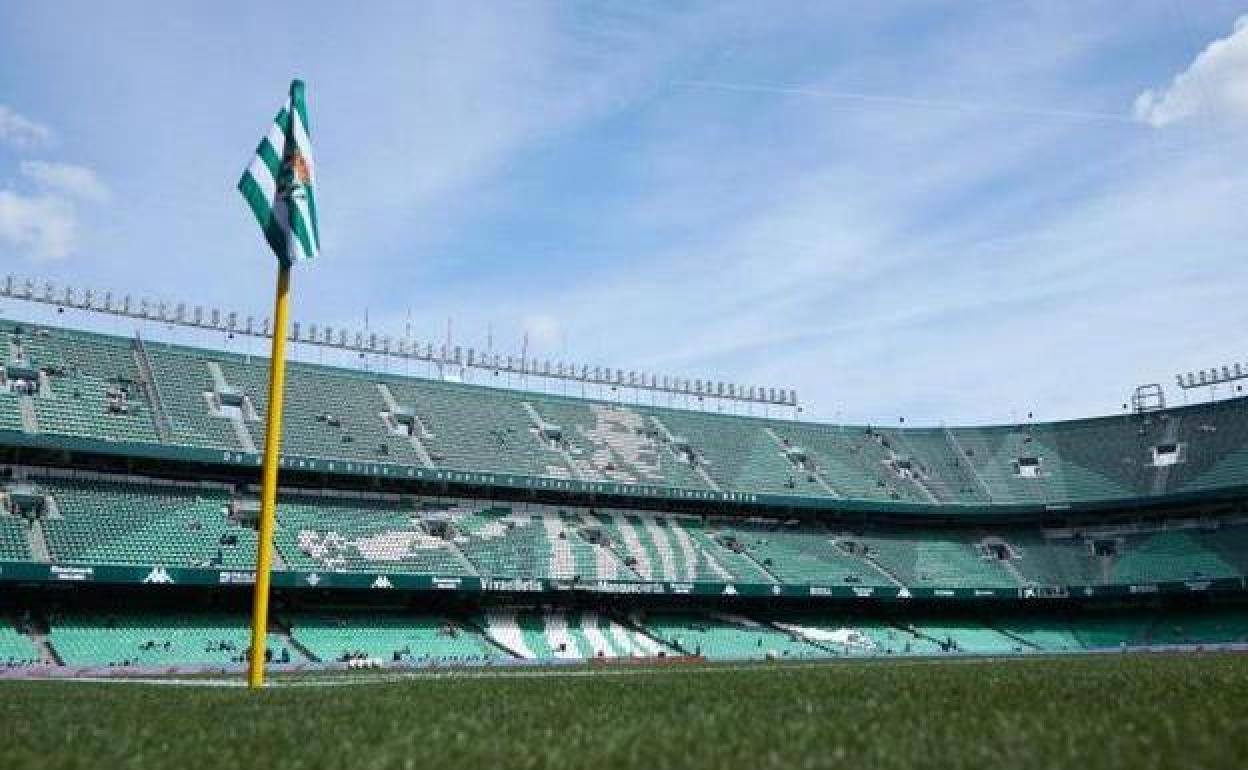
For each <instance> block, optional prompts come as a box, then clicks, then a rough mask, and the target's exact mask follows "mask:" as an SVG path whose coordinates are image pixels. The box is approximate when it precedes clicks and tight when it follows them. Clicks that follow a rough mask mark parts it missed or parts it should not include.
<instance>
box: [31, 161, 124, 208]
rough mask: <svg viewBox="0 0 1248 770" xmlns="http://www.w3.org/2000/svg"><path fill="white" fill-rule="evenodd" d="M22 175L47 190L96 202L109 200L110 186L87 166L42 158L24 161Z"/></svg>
mask: <svg viewBox="0 0 1248 770" xmlns="http://www.w3.org/2000/svg"><path fill="white" fill-rule="evenodd" d="M21 171H22V175H23V176H25V177H26V178H28V179H30V180H32V181H34V182H36V183H37V184H39V186H41V187H43V188H44V189H46V190H51V191H55V192H60V193H64V194H66V195H69V196H71V197H74V198H81V199H83V200H88V201H93V202H96V203H100V202H103V201H105V200H108V197H109V195H110V194H111V193H110V191H109V189H108V186H107V185H105V184H104V183H103V182H102V181H100V178H99V176H97V175H96V173H95V172H94V171H92V170H91V169H89V168H87V167H86V166H76V165H74V164H72V163H48V162H45V161H40V160H26V161H22V165H21Z"/></svg>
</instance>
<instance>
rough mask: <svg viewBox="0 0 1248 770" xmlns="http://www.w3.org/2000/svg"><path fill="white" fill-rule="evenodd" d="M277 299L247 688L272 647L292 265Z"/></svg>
mask: <svg viewBox="0 0 1248 770" xmlns="http://www.w3.org/2000/svg"><path fill="white" fill-rule="evenodd" d="M278 264H279V265H280V267H279V268H278V271H277V297H276V299H275V300H274V309H273V353H272V357H271V359H270V361H269V412H268V419H267V424H266V426H265V432H264V466H263V469H262V471H261V487H260V536H259V542H258V543H257V548H256V551H257V553H256V591H255V596H254V597H253V599H252V608H251V660H250V664H249V665H248V668H247V686H248V687H250V688H251V689H253V690H254V689H257V688H260V687H263V686H264V654H265V651H266V649H267V647H268V644H267V642H268V628H269V572H270V570H271V569H272V567H273V530H274V529H275V528H276V521H277V463H278V452H279V450H280V449H281V444H282V397H283V395H284V393H285V379H286V320H287V316H288V315H289V311H290V264H289V263H288V262H285V261H280V260H279V262H278Z"/></svg>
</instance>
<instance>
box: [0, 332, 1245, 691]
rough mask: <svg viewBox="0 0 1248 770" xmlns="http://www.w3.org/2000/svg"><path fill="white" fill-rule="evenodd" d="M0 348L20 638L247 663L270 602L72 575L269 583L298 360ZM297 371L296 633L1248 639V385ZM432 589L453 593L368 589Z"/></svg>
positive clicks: (721, 654) (95, 342) (44, 345)
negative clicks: (842, 399)
mask: <svg viewBox="0 0 1248 770" xmlns="http://www.w3.org/2000/svg"><path fill="white" fill-rule="evenodd" d="M0 355H3V356H4V361H3V364H4V366H3V369H0V451H3V452H4V458H5V459H4V464H3V465H0V585H3V586H5V587H8V586H10V585H17V586H20V588H21V591H20V592H19V593H21V596H22V597H23V598H21V600H20V602H21V604H20V606H19V604H14V603H9V604H0V610H2V611H3V612H5V613H9V616H12V617H18V616H19V615H18V613H19V612H21V613H27V612H31V611H32V610H33V614H32V615H31V616H30V617H32V618H34V619H33V620H32V621H31V622H29V623H27V622H26V621H25V620H23V621H22V623H21V624H10V623H8V621H7V620H6V621H5V622H4V623H0V665H5V666H9V667H12V666H28V665H35V664H37V663H39V662H40V661H48V660H56V661H59V662H61V663H64V664H65V665H68V666H105V667H109V666H112V667H117V666H182V665H191V666H208V665H210V666H221V665H238V664H239V663H240V662H241V661H242V659H243V658H242V656H243V649H244V648H245V646H246V637H247V632H246V625H247V624H246V619H245V618H244V617H243V616H242V615H241V613H240V614H232V613H231V612H225V611H221V612H203V611H190V610H187V611H181V612H177V611H173V610H171V609H170V608H169V607H168V606H165V607H164V608H163V609H151V610H144V609H141V608H139V607H140V606H141V605H136V608H127V609H126V610H125V611H121V610H119V609H117V608H114V607H112V606H111V605H109V606H105V607H102V606H101V604H100V603H97V604H95V605H92V604H91V602H89V601H86V600H85V599H84V600H83V601H81V602H69V603H68V604H63V603H62V602H60V601H58V600H55V599H51V598H49V597H51V596H52V594H47V595H44V594H40V593H39V591H41V590H44V589H45V588H46V584H54V583H62V584H65V585H67V584H69V583H70V582H71V581H72V582H74V583H81V584H92V585H93V587H94V588H97V589H100V590H102V591H104V590H107V589H108V588H109V587H110V586H113V585H115V584H118V585H119V584H131V588H132V589H133V590H136V591H143V592H146V591H149V590H150V591H153V592H157V591H166V592H168V593H169V595H173V594H176V593H177V592H178V591H182V590H194V591H200V592H204V594H213V595H214V596H217V595H220V596H227V595H229V592H230V591H231V590H238V589H232V588H231V586H234V585H239V586H247V585H249V584H250V582H251V581H252V580H253V579H254V578H253V576H252V575H251V570H252V569H253V568H254V564H255V553H256V545H257V537H256V517H257V513H258V508H259V503H258V488H257V486H256V484H255V482H256V476H255V467H254V463H255V454H256V452H257V450H258V447H259V446H260V445H261V444H262V443H263V440H264V436H263V425H264V419H265V416H266V410H267V408H268V403H267V387H266V377H267V361H265V359H263V358H259V357H255V356H250V355H245V354H240V353H232V352H221V351H216V350H209V349H204V348H193V347H186V346H181V345H174V344H168V343H162V342H154V341H151V340H146V339H144V338H143V337H141V336H138V335H136V336H134V337H133V338H128V337H121V336H115V335H102V334H95V333H88V332H82V331H74V330H70V329H62V328H54V327H47V326H42V325H31V324H22V323H17V322H0ZM288 376H289V378H288V382H287V399H286V400H287V410H286V414H285V421H284V425H285V428H284V431H285V432H284V435H283V441H284V451H285V453H287V457H286V458H285V462H286V463H287V465H286V467H287V468H289V469H290V470H294V471H298V472H297V473H293V474H286V475H283V484H288V485H289V486H284V487H283V488H282V489H281V491H280V494H279V500H278V507H277V528H276V532H275V543H276V554H275V565H274V568H275V570H276V572H275V581H277V582H276V583H275V585H277V586H278V590H280V591H283V592H287V594H286V595H287V596H294V595H298V598H299V600H298V601H294V602H289V603H284V604H282V605H281V606H280V608H279V609H278V610H277V612H276V613H275V618H274V623H273V625H272V627H271V633H270V649H271V652H272V655H273V657H274V659H275V660H278V661H286V662H292V663H296V662H302V663H309V664H315V665H325V664H331V663H334V664H337V663H345V662H348V661H354V660H369V661H380V662H381V663H383V664H384V665H396V666H422V665H438V666H445V665H487V664H501V663H503V662H506V661H515V660H535V661H539V662H545V661H583V660H587V659H621V658H645V657H656V656H660V655H662V656H682V655H689V656H695V655H696V656H702V657H705V658H710V659H722V660H759V659H782V660H783V659H802V658H822V657H846V656H906V655H933V656H940V655H960V654H978V655H1006V654H1028V653H1034V652H1058V653H1064V652H1077V651H1087V650H1107V649H1110V650H1113V649H1121V648H1122V647H1124V646H1128V647H1129V646H1133V645H1172V644H1184V645H1193V644H1194V645H1199V644H1236V643H1242V642H1248V615H1246V614H1245V612H1244V610H1243V609H1242V608H1240V607H1237V606H1223V605H1218V604H1217V601H1222V600H1224V599H1225V598H1226V597H1228V596H1231V597H1233V596H1234V595H1235V594H1236V593H1237V592H1238V593H1242V592H1243V591H1244V590H1245V589H1248V514H1246V512H1245V508H1244V506H1243V490H1244V488H1245V487H1248V416H1246V415H1245V406H1246V405H1248V401H1245V400H1243V399H1231V400H1227V401H1222V402H1214V403H1206V404H1195V405H1192V406H1185V407H1179V408H1175V409H1169V410H1162V411H1154V412H1149V413H1140V414H1124V415H1118V416H1114V417H1105V418H1091V419H1084V420H1073V421H1067V422H1056V423H1027V424H1019V425H998V426H982V427H975V426H971V427H950V428H907V427H903V426H898V427H889V428H882V427H876V426H865V425H864V426H850V425H828V424H818V423H808V422H798V421H793V420H783V419H775V418H766V417H764V418H760V417H744V416H739V415H731V414H720V413H710V412H695V411H688V410H680V409H672V408H663V407H658V406H646V405H641V404H624V403H610V402H604V401H601V400H593V399H584V398H568V397H564V396H557V395H552V394H543V393H531V392H523V391H516V390H510V389H504V388H495V387H484V386H480V385H471V384H464V383H459V382H451V381H435V380H430V379H422V378H417V377H409V376H401V375H398V374H392V373H389V372H384V371H357V370H351V369H343V368H336V367H330V366H321V365H317V364H311V363H305V362H293V363H292V364H291V366H290V370H289V375H288ZM240 458H241V459H240ZM283 473H284V474H285V471H284V472H283ZM465 476H471V478H469V479H465V478H464V477H465ZM206 479H211V480H206ZM521 482H523V483H521ZM1171 495H1173V496H1171ZM147 584H161V585H164V586H165V587H164V588H161V589H156V588H154V587H150V586H148V585H147ZM32 591H33V592H34V593H32V594H29V595H28V592H32ZM409 591H412V592H434V593H440V594H441V595H442V596H444V597H446V601H445V602H441V601H439V603H436V604H432V605H427V607H426V609H427V610H428V611H423V612H407V611H401V610H397V609H395V607H396V606H408V605H407V604H402V605H400V604H398V602H397V601H396V602H390V603H387V604H386V605H385V606H386V609H377V607H376V606H375V605H376V604H379V603H380V602H377V603H373V602H368V603H366V604H368V605H370V606H355V605H353V603H352V601H351V600H352V599H353V598H359V597H360V596H363V595H364V594H361V593H359V592H365V593H367V594H368V595H369V596H370V597H381V596H383V595H384V596H388V597H395V598H396V599H397V598H398V597H400V596H402V594H403V593H404V592H409ZM216 592H219V593H216ZM301 592H302V593H301ZM336 592H343V593H342V594H337V593H336ZM352 592H355V593H352ZM1206 594H1207V595H1208V596H1211V597H1213V599H1214V601H1211V602H1206V603H1205V604H1202V605H1200V606H1187V605H1182V606H1179V607H1178V608H1177V609H1175V608H1172V607H1169V606H1167V603H1169V602H1170V601H1171V600H1172V599H1175V598H1176V597H1178V598H1179V599H1184V598H1188V597H1192V596H1201V597H1204V596H1205V595H1206ZM65 595H71V596H72V594H62V595H61V596H65ZM331 595H333V596H334V598H333V603H331V604H329V605H327V606H319V605H318V604H317V602H318V601H321V600H324V601H329V599H327V598H326V597H329V596H331ZM429 595H430V594H426V596H429ZM651 595H654V596H658V595H662V596H663V601H662V602H660V601H654V602H651V601H650V597H651ZM308 597H311V598H308ZM772 598H775V599H776V600H777V602H776V605H775V606H772V605H770V604H769V603H768V602H769V601H770V600H771V599H772ZM979 599H986V600H987V599H990V600H992V601H984V602H978V601H975V600H979ZM600 600H601V601H600ZM1033 600H1034V601H1033ZM5 601H9V600H8V599H6V598H5V597H4V595H3V594H0V603H2V602H5ZM12 601H13V602H17V601H18V600H17V599H14V600H12ZM1202 601H1203V598H1202ZM339 602H341V604H340V603H339ZM993 602H996V604H995V605H994V604H993ZM1098 602H1100V603H1102V604H1112V605H1113V606H1115V607H1116V608H1117V609H1116V610H1115V611H1101V610H1099V607H1100V605H1099V604H1098ZM1081 603H1091V604H1093V605H1097V607H1098V611H1095V612H1094V611H1088V610H1086V609H1085V608H1084V607H1083V606H1082V604H1081ZM799 604H800V605H801V606H800V607H799V606H797V605H799ZM971 605H980V606H978V607H976V608H975V610H974V611H970V610H967V609H966V608H968V607H970V606H971ZM1209 605H1213V606H1209ZM207 606H210V607H234V608H235V609H237V605H231V604H225V603H222V604H217V603H210V604H208V605H207ZM411 606H419V605H416V604H414V603H413V604H412V605H411ZM48 607H55V608H56V609H48ZM1033 607H1034V608H1035V609H1034V610H1033ZM964 610H965V611H964ZM958 613H961V614H958ZM6 617H8V616H6ZM23 617H26V616H25V615H23Z"/></svg>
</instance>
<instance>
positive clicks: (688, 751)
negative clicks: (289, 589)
mask: <svg viewBox="0 0 1248 770" xmlns="http://www.w3.org/2000/svg"><path fill="white" fill-rule="evenodd" d="M605 673H606V675H605V676H603V675H594V676H585V675H581V676H567V675H559V676H550V677H547V678H536V677H522V676H501V675H500V676H483V677H477V678H453V677H447V678H422V679H412V680H408V681H402V682H391V683H374V684H358V685H352V686H315V687H276V688H271V689H269V690H266V691H264V692H261V693H250V692H247V691H245V690H240V689H224V688H200V687H174V686H158V685H142V684H120V683H104V684H92V683H74V682H7V683H5V682H0V724H3V726H4V727H3V733H2V734H0V767H3V768H6V769H16V768H59V767H81V768H99V767H110V768H144V769H146V768H162V767H175V768H179V769H180V770H186V769H187V768H198V767H213V768H218V769H219V770H232V769H233V768H240V769H241V768H250V767H262V768H266V770H267V769H269V768H279V767H299V768H322V767H324V768H340V767H341V768H353V769H358V768H381V767H387V768H389V767H412V768H431V769H434V770H438V769H440V768H459V767H474V768H475V767H481V768H493V767H528V768H539V767H542V768H544V767H552V768H564V767H594V768H633V767H635V768H646V769H647V770H657V769H658V768H677V767H689V768H693V767H697V768H723V767H741V768H751V769H752V770H761V769H762V768H790V767H828V768H838V770H845V769H846V768H854V767H863V768H901V767H939V768H946V767H949V768H956V767H967V768H971V767H973V768H994V769H995V768H999V769H1000V770H1007V769H1009V770H1012V769H1013V768H1042V767H1070V768H1080V770H1094V769H1095V768H1109V767H1121V768H1160V767H1175V768H1231V767H1243V766H1244V761H1245V757H1248V709H1245V704H1246V703H1248V700H1246V696H1245V693H1248V656H1234V655H1202V656H1195V655H1193V656H1166V657H1161V656H1130V657H1125V656H1123V657H1119V656H1107V657H1078V658H1064V659H1056V658H1047V659H1040V658H1037V659H1027V660H1015V661H1000V662H994V661H966V662H958V661H940V662H918V661H916V662H908V663H907V662H900V661H899V662H863V663H841V664H832V665H801V664H787V665H785V664H780V665H758V666H753V667H742V668H731V667H722V668H713V667H708V668H706V669H667V670H664V669H650V670H645V671H631V670H630V671H627V672H624V671H622V670H615V671H610V670H609V671H607V672H605ZM281 681H283V682H286V681H289V680H281ZM295 683H298V680H296V681H295Z"/></svg>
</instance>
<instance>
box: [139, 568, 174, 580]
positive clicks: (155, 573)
mask: <svg viewBox="0 0 1248 770" xmlns="http://www.w3.org/2000/svg"><path fill="white" fill-rule="evenodd" d="M143 582H144V583H157V584H164V583H172V582H173V576H172V575H170V574H169V570H167V569H165V568H164V567H153V568H152V571H151V572H149V573H147V577H145V578H143Z"/></svg>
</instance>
